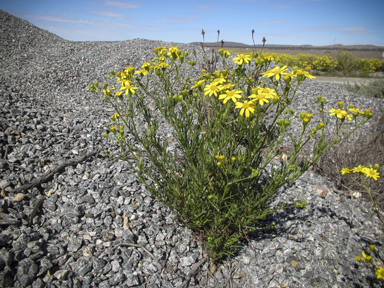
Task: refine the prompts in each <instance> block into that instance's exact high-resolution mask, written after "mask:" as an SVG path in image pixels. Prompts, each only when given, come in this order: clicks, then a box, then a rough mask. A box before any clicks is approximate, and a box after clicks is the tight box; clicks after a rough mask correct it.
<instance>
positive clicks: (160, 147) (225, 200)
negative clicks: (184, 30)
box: [91, 47, 372, 261]
mask: <svg viewBox="0 0 384 288" xmlns="http://www.w3.org/2000/svg"><path fill="white" fill-rule="evenodd" d="M154 52H155V54H156V56H155V57H154V59H153V61H151V62H148V63H149V64H148V63H145V65H143V66H142V67H141V69H140V70H139V71H141V72H140V73H136V72H137V71H136V72H135V69H134V68H133V67H128V68H126V69H125V70H124V71H121V72H117V73H115V72H114V71H111V73H110V75H109V78H110V79H112V80H113V79H114V80H115V82H116V83H117V85H118V86H117V87H113V86H112V84H109V83H105V84H104V85H103V86H102V87H99V84H98V83H94V84H92V85H91V91H92V92H98V93H100V94H101V95H102V96H103V97H104V100H105V101H106V102H107V103H108V104H110V105H111V106H112V107H113V108H114V109H115V114H113V115H112V116H111V120H112V123H111V124H110V125H108V132H105V133H104V136H106V137H108V138H109V139H111V140H113V141H116V142H117V143H118V144H119V145H120V148H121V151H122V158H123V159H124V160H125V161H127V162H128V163H129V165H130V167H131V168H132V169H133V170H134V171H135V173H136V174H137V177H138V178H139V180H140V181H141V182H142V183H143V184H144V185H145V187H146V189H147V190H148V191H150V193H151V194H152V195H153V196H154V197H155V198H157V199H159V200H160V201H162V202H163V203H165V204H166V205H167V206H168V207H170V209H171V210H172V211H173V212H174V213H175V214H176V215H177V219H176V220H178V221H179V222H180V223H183V224H184V225H186V226H187V227H190V228H192V229H195V231H197V232H198V233H199V234H200V239H201V240H202V242H203V244H204V246H205V248H206V249H207V252H208V254H209V256H210V257H211V260H213V261H216V260H218V259H220V258H222V257H223V256H226V255H228V254H232V253H233V252H234V249H235V248H236V247H238V244H239V242H240V241H241V240H243V239H244V238H245V237H247V236H246V235H247V233H249V232H251V231H254V230H256V229H259V228H268V227H270V226H271V225H270V226H267V227H265V226H264V227H259V226H260V225H261V224H260V222H258V221H259V220H262V219H264V218H265V217H266V216H267V215H269V214H271V213H274V212H275V211H277V210H279V209H283V208H293V207H303V206H304V205H306V204H307V203H306V202H305V201H304V200H301V201H299V202H297V203H293V204H292V205H290V206H286V205H284V204H283V205H278V206H277V207H274V208H273V209H271V207H270V206H269V203H270V199H271V198H272V197H273V196H274V195H275V194H276V193H277V191H278V190H279V188H280V187H282V186H283V185H285V184H287V183H288V182H293V181H295V180H296V179H298V178H299V177H300V176H301V175H302V174H303V173H304V172H305V171H307V170H308V169H309V168H310V167H311V166H312V165H313V164H314V163H315V162H316V161H317V159H318V158H319V157H320V155H321V154H322V153H323V152H324V151H326V150H327V149H329V147H331V146H332V145H334V144H336V143H338V142H340V141H341V140H343V139H345V138H347V137H349V135H350V134H351V133H352V132H353V131H355V130H356V129H357V128H358V127H359V126H361V125H362V124H363V123H365V122H366V121H367V120H368V119H369V118H370V117H371V116H372V115H371V114H369V113H370V112H362V113H359V112H357V113H352V112H350V111H349V112H346V114H345V113H344V112H340V111H333V112H332V113H331V112H330V113H331V115H332V116H331V119H332V118H333V116H335V117H334V119H335V121H337V122H338V123H339V124H340V125H339V126H338V129H337V135H336V136H335V138H334V139H333V141H331V142H330V144H329V145H328V146H326V145H325V144H324V143H325V141H324V129H325V127H326V125H327V123H328V121H326V120H325V115H324V103H325V99H324V97H320V98H319V99H318V101H317V102H319V105H320V106H321V107H320V108H321V111H322V117H323V121H322V122H320V123H311V119H312V116H313V114H311V113H310V112H303V113H301V114H300V116H299V115H296V112H295V111H293V110H292V109H288V106H289V105H290V104H291V103H292V101H294V96H295V93H296V91H297V89H298V87H299V86H300V84H301V83H302V82H303V81H304V80H305V79H306V78H314V77H313V76H311V75H309V73H308V72H306V71H302V70H300V69H294V70H293V71H292V72H288V67H286V66H283V67H279V66H276V67H275V68H273V69H269V66H270V64H271V61H272V58H271V57H257V58H253V59H251V58H250V57H247V56H245V55H243V56H241V55H239V56H238V57H236V58H234V59H232V60H230V58H229V56H230V52H229V51H226V50H220V51H219V54H220V56H221V57H222V60H223V63H224V64H225V67H224V68H226V69H222V70H215V71H212V72H210V73H209V72H207V71H206V70H202V73H201V76H199V77H198V79H195V80H193V81H190V79H189V78H188V77H186V75H185V74H184V73H187V71H188V70H190V69H192V67H193V66H194V65H195V64H196V62H195V61H188V59H187V57H188V52H187V51H185V52H184V53H182V52H181V51H180V50H179V49H178V48H177V47H171V48H169V49H167V48H165V47H157V48H155V49H154ZM229 61H234V62H235V65H236V66H237V67H236V69H234V70H231V69H230V65H229ZM183 64H184V65H186V66H187V67H188V69H185V70H184V71H186V72H184V73H182V72H181V71H183V70H182V69H181V67H182V65H183ZM144 71H145V72H147V73H144ZM263 71H264V72H263ZM262 72H263V73H262ZM256 74H257V75H262V76H263V78H262V80H260V81H257V80H255V78H254V77H253V76H254V75H256ZM294 79H297V81H293V80H294ZM150 83H151V85H150ZM269 84H272V86H273V88H267V87H266V86H267V85H269ZM278 88H281V89H278ZM112 91H117V92H115V93H113V92H112ZM278 91H281V92H280V93H279V92H278ZM153 103H154V104H153ZM151 105H155V106H156V108H153V106H151ZM150 107H152V109H151V108H150ZM339 109H341V108H339ZM155 112H156V113H160V114H161V116H160V115H157V114H155ZM138 114H141V115H143V116H144V121H145V123H146V124H145V125H142V124H138V118H137V116H135V115H138ZM267 116H268V118H269V120H268V121H267V120H266V117H267ZM295 117H302V118H301V119H302V121H301V126H302V132H301V135H300V136H299V137H298V138H295V137H294V136H292V135H291V134H290V133H289V132H288V131H287V129H288V127H289V126H290V125H291V123H292V120H293V118H295ZM163 120H165V121H166V122H168V123H169V124H170V125H171V126H172V129H173V136H174V138H175V141H176V142H177V145H178V147H179V148H180V151H181V152H179V154H180V155H178V153H177V151H178V149H175V150H174V151H175V152H174V153H169V152H168V149H167V148H169V143H168V141H164V140H162V139H161V138H160V136H159V135H160V134H159V130H160V128H161V121H163ZM139 125H140V127H139ZM349 125H352V126H354V127H353V128H352V132H348V133H347V135H343V136H342V133H341V132H342V131H343V130H344V129H345V128H346V126H349ZM312 126H313V127H312ZM284 135H288V136H289V137H290V138H291V139H292V141H293V143H294V149H293V152H292V153H290V155H289V156H288V157H287V158H286V160H284V161H283V160H281V161H280V163H278V165H276V164H273V163H274V162H272V160H276V159H281V156H282V153H283V150H284V149H283V147H282V144H283V143H282V142H283V136H284ZM316 136H319V137H320V141H318V142H317V144H316V145H315V149H314V158H313V159H306V160H305V161H304V162H302V161H298V155H299V152H300V150H301V149H302V148H303V146H304V145H305V144H306V143H307V142H308V141H309V140H310V139H315V138H316ZM138 144H139V145H140V146H141V147H142V149H141V150H142V151H141V150H140V149H139V150H137V145H138ZM300 160H301V159H300ZM267 165H272V166H273V167H272V169H271V172H270V174H267V175H266V174H265V173H263V171H265V168H266V167H267ZM272 225H273V224H272Z"/></svg>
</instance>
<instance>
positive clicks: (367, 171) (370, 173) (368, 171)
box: [340, 164, 380, 180]
mask: <svg viewBox="0 0 384 288" xmlns="http://www.w3.org/2000/svg"><path fill="white" fill-rule="evenodd" d="M379 167H380V166H379V164H375V168H376V169H373V168H372V165H369V167H365V166H362V165H359V166H357V167H355V168H353V169H350V168H343V169H341V171H340V173H341V174H342V175H344V174H349V173H351V172H353V173H360V174H361V175H364V176H366V177H368V178H373V179H374V180H377V178H380V174H379V173H378V172H377V169H379Z"/></svg>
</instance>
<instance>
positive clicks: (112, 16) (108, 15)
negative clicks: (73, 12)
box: [91, 11, 127, 19]
mask: <svg viewBox="0 0 384 288" xmlns="http://www.w3.org/2000/svg"><path fill="white" fill-rule="evenodd" d="M91 13H93V14H96V15H100V16H102V17H106V18H116V19H122V18H127V15H123V14H116V13H113V12H95V11H91Z"/></svg>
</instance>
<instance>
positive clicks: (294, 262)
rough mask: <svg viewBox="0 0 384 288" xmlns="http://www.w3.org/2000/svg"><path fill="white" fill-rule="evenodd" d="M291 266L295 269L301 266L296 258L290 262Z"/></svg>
mask: <svg viewBox="0 0 384 288" xmlns="http://www.w3.org/2000/svg"><path fill="white" fill-rule="evenodd" d="M290 265H291V267H292V268H293V269H296V267H297V266H299V263H297V262H296V261H295V260H292V261H291V263H290Z"/></svg>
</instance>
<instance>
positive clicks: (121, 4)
mask: <svg viewBox="0 0 384 288" xmlns="http://www.w3.org/2000/svg"><path fill="white" fill-rule="evenodd" d="M104 4H105V5H107V6H116V7H119V8H120V9H132V8H137V7H140V5H139V4H135V3H126V2H118V1H110V0H104Z"/></svg>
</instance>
